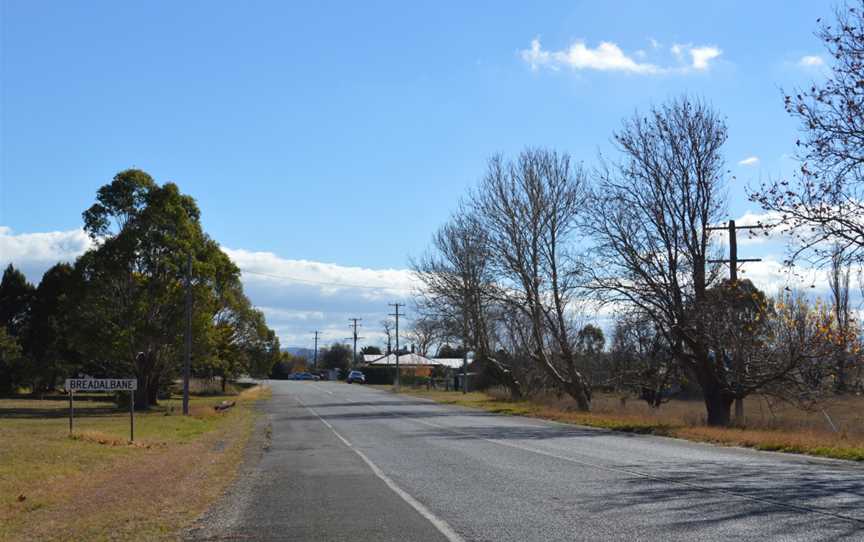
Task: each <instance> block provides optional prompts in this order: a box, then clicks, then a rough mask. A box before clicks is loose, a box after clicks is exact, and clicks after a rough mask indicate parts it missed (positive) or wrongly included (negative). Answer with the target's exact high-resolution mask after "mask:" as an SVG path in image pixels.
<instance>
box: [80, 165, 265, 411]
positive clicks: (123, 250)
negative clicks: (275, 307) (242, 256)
mask: <svg viewBox="0 0 864 542" xmlns="http://www.w3.org/2000/svg"><path fill="white" fill-rule="evenodd" d="M96 200H97V201H96V203H94V204H93V205H92V206H91V207H90V208H89V209H88V210H87V211H85V212H84V229H85V231H86V232H87V233H88V234H89V235H90V237H91V239H93V241H94V244H95V248H93V249H91V250H89V251H88V252H86V253H85V254H84V255H82V256H81V257H80V258H79V259H78V261H77V262H76V265H75V272H76V277H77V280H78V281H80V282H79V284H80V288H79V290H80V295H79V296H78V299H77V300H76V302H77V307H78V312H79V318H78V319H77V325H76V330H75V331H76V333H75V338H76V345H77V347H78V348H79V350H81V352H82V354H84V355H85V356H86V363H85V366H86V369H87V370H88V371H90V372H91V373H102V374H112V375H117V376H124V375H126V376H136V377H137V378H138V381H139V386H138V391H137V392H136V397H135V402H136V406H137V407H138V408H146V407H148V406H150V405H153V404H156V402H157V398H158V395H159V393H160V391H161V390H164V389H165V387H166V386H167V385H168V384H169V383H170V380H171V379H172V378H173V377H174V376H175V375H176V374H177V371H178V368H179V365H180V358H181V356H180V353H181V351H182V344H183V337H184V331H185V318H184V316H185V315H184V299H185V296H186V291H187V288H186V279H187V275H189V276H190V277H191V281H190V286H189V288H190V289H191V295H192V298H193V306H194V309H195V310H194V311H193V315H194V317H193V321H192V331H193V337H194V339H195V340H194V341H193V356H194V358H195V367H196V369H198V370H201V369H202V366H204V365H206V364H207V363H215V364H216V365H215V366H216V368H217V369H220V370H223V371H224V372H226V374H235V373H237V372H238V371H237V368H236V367H233V366H229V367H226V366H225V363H227V362H228V358H226V357H225V356H235V355H237V353H236V352H230V353H229V352H226V350H225V349H226V348H227V346H231V345H232V344H231V343H232V342H234V340H235V337H233V336H231V335H234V334H244V333H245V334H246V335H247V336H250V335H249V333H248V332H246V331H244V330H243V329H242V326H243V325H245V324H244V320H243V319H244V318H246V316H247V315H248V306H247V305H248V302H247V301H246V300H245V298H244V297H243V296H242V288H241V286H240V283H239V269H237V267H236V266H235V265H234V264H233V263H232V262H231V261H230V259H229V258H228V257H227V256H226V255H225V254H224V253H223V252H222V250H221V249H220V248H219V246H218V244H217V243H216V242H215V241H213V240H212V239H210V238H209V237H208V236H207V235H206V234H205V233H204V232H203V230H202V228H201V223H200V211H199V209H198V206H197V205H196V203H195V200H194V199H193V198H192V197H191V196H188V195H185V194H182V193H181V192H180V190H179V189H178V187H177V185H175V184H173V183H165V184H164V185H159V184H157V183H156V182H155V181H154V180H153V179H152V178H151V177H150V176H149V175H148V174H147V173H145V172H143V171H140V170H134V169H133V170H126V171H122V172H120V173H118V174H117V175H116V176H115V177H114V179H113V180H112V182H111V183H109V184H107V185H105V186H103V187H101V188H100V189H99V191H98V193H97V198H96ZM190 264H191V273H189V271H190V269H189V267H190ZM230 312H235V313H237V314H235V315H233V316H236V317H238V318H239V320H235V321H232V320H231V317H229V316H228V315H227V314H226V313H230ZM253 316H254V315H253ZM259 316H260V315H259ZM226 325H228V326H230V327H232V329H231V332H230V333H229V334H228V336H226V334H225V331H226V330H225V326H226ZM261 326H263V327H264V329H258V328H260V327H261ZM267 331H269V330H267V329H266V326H264V324H263V316H260V317H259V318H257V324H256V333H257V336H259V337H261V336H263V337H264V338H265V340H264V343H265V344H253V348H252V350H255V351H257V350H260V349H262V348H263V349H264V350H265V351H267V355H268V356H271V354H272V352H269V350H271V349H272V344H273V343H274V341H273V339H274V337H275V336H273V337H271V336H270V335H272V332H271V333H267ZM252 335H255V334H252ZM243 340H246V341H247V342H248V339H243ZM259 342H260V341H259ZM276 344H278V343H276ZM226 345H227V346H226ZM215 346H219V347H220V348H222V352H221V354H220V352H219V351H218V350H219V349H218V348H216V355H215V356H214V347H215ZM256 349H257V350H256ZM219 355H222V358H219ZM271 357H272V356H271ZM232 362H233V358H232ZM271 365H272V364H271ZM268 367H269V366H268Z"/></svg>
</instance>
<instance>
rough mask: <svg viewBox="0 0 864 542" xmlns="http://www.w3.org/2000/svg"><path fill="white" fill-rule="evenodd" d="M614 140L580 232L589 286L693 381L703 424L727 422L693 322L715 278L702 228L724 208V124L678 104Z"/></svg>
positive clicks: (628, 125)
mask: <svg viewBox="0 0 864 542" xmlns="http://www.w3.org/2000/svg"><path fill="white" fill-rule="evenodd" d="M614 141H615V143H616V144H617V146H618V148H619V150H620V151H621V152H622V154H623V156H624V160H623V161H622V162H621V163H620V164H617V165H613V166H609V165H607V166H606V167H605V168H604V169H602V170H601V171H599V172H598V181H597V185H596V187H595V190H594V193H593V195H592V197H591V199H590V212H589V213H587V214H586V215H585V218H586V220H584V224H583V226H584V231H585V232H586V233H587V234H588V235H590V236H591V237H592V238H593V240H594V242H595V246H594V250H593V256H594V261H593V262H592V265H591V266H590V267H589V268H588V270H589V272H590V274H591V280H590V282H589V283H588V286H589V288H591V289H593V291H594V292H596V293H597V294H598V296H599V298H600V299H601V300H602V301H603V302H605V303H608V304H612V305H613V306H625V307H626V306H632V307H634V308H635V309H637V310H638V311H639V312H640V313H642V314H644V315H646V316H648V317H649V318H650V319H651V321H652V322H654V324H655V326H656V329H657V330H658V332H659V333H662V334H663V335H664V339H665V340H666V342H667V343H668V344H669V345H670V348H671V350H672V353H673V355H674V357H675V359H676V360H677V361H678V362H679V363H680V364H682V366H683V367H685V368H686V369H687V370H688V371H689V372H690V373H691V374H693V376H694V377H695V379H696V380H697V381H698V382H699V384H700V386H701V388H702V393H703V397H704V400H705V406H706V409H707V412H708V423H709V424H711V425H726V424H727V423H728V422H729V417H730V406H731V404H732V401H733V399H734V395H733V394H731V393H730V390H729V389H728V388H727V387H726V386H725V385H724V384H723V382H722V381H720V380H718V379H717V371H715V367H714V366H715V360H714V359H713V357H712V356H711V352H710V348H709V345H708V344H707V342H706V340H705V333H704V329H703V325H702V322H701V321H700V319H699V318H697V317H696V315H697V314H698V313H699V310H700V307H702V306H703V305H704V304H705V298H706V290H707V289H708V287H709V286H710V285H711V283H712V282H714V280H715V279H716V278H717V274H718V273H717V269H716V268H708V269H706V265H708V259H709V251H710V250H711V242H710V237H709V234H708V232H707V230H706V228H707V227H708V226H710V225H711V224H714V223H716V222H717V221H718V220H719V218H720V216H721V212H722V211H723V206H724V202H723V193H722V190H723V174H724V169H723V168H724V163H723V158H722V157H721V154H720V149H721V147H722V145H723V143H724V142H725V141H726V126H725V124H724V122H723V121H722V120H721V119H720V118H719V117H718V116H717V114H716V113H715V112H714V111H713V110H711V108H710V107H708V106H706V105H705V104H702V103H700V102H697V101H693V100H690V99H689V98H686V97H685V98H682V99H678V100H675V101H672V102H671V103H668V104H666V105H663V106H661V107H657V108H654V109H652V111H651V113H650V114H649V115H648V116H646V117H642V116H639V115H638V114H637V115H635V116H634V117H633V118H631V119H630V120H628V121H626V122H625V123H624V126H623V128H622V129H621V131H619V132H617V133H616V134H615V135H614Z"/></svg>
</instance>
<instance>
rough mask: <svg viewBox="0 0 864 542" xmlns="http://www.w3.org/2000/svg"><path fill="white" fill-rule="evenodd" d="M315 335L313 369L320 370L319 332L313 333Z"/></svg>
mask: <svg viewBox="0 0 864 542" xmlns="http://www.w3.org/2000/svg"><path fill="white" fill-rule="evenodd" d="M313 333H315V353H314V354H313V355H312V356H313V357H312V367H315V370H316V371H317V370H318V333H319V331H318V330H317V329H316V330H315V331H313Z"/></svg>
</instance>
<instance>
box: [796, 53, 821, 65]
mask: <svg viewBox="0 0 864 542" xmlns="http://www.w3.org/2000/svg"><path fill="white" fill-rule="evenodd" d="M823 64H825V61H824V60H822V57H821V56H817V55H806V56H802V57H801V59H800V60H799V61H798V65H799V66H801V67H802V68H816V67H819V66H821V65H823Z"/></svg>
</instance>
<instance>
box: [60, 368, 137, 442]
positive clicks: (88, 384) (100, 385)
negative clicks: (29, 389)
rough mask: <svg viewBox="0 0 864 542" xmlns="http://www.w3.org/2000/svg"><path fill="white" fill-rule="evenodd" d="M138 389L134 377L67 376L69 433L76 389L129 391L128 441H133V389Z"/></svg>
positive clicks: (73, 412) (70, 431) (73, 413)
mask: <svg viewBox="0 0 864 542" xmlns="http://www.w3.org/2000/svg"><path fill="white" fill-rule="evenodd" d="M137 389H138V379H136V378H67V379H66V391H67V392H68V393H69V434H70V435H71V434H72V424H73V421H72V420H73V418H74V415H75V408H74V407H73V404H72V397H73V395H74V394H75V392H76V391H128V392H129V441H130V442H134V441H135V390H137Z"/></svg>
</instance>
